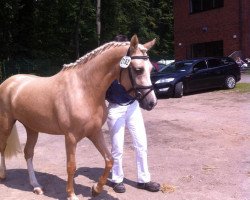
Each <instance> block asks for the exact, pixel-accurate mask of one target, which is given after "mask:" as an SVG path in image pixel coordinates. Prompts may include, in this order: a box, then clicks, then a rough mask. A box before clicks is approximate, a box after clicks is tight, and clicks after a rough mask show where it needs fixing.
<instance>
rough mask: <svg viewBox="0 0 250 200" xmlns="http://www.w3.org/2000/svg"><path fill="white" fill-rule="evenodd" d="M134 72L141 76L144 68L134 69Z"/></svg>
mask: <svg viewBox="0 0 250 200" xmlns="http://www.w3.org/2000/svg"><path fill="white" fill-rule="evenodd" d="M134 70H135V73H136V75H142V74H143V72H144V68H142V67H138V68H135V69H134Z"/></svg>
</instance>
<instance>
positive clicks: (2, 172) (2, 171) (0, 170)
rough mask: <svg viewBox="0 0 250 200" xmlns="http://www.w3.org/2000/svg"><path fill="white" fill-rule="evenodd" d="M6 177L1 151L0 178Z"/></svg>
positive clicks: (3, 157)
mask: <svg viewBox="0 0 250 200" xmlns="http://www.w3.org/2000/svg"><path fill="white" fill-rule="evenodd" d="M5 178H6V165H5V156H4V153H1V166H0V180H3V179H5Z"/></svg>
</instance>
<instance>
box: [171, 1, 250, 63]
mask: <svg viewBox="0 0 250 200" xmlns="http://www.w3.org/2000/svg"><path fill="white" fill-rule="evenodd" d="M241 1H242V6H243V4H244V7H240V2H241ZM241 9H242V10H244V12H242V13H243V17H242V19H241V18H240V15H239V12H240V10H241ZM249 10H250V0H239V1H236V0H224V7H221V8H216V9H213V10H208V11H204V12H200V13H194V14H190V8H189V0H174V42H175V59H176V60H181V59H185V58H189V57H190V56H191V44H195V43H205V42H211V41H218V40H223V44H224V47H223V52H224V56H228V55H230V54H231V53H232V52H234V51H238V50H244V54H246V55H249V47H250V43H249V42H250V35H249V34H250V25H249V24H250V21H249V20H250V12H249ZM241 21H242V22H244V23H243V25H242V24H241ZM241 28H242V31H243V34H242V35H241ZM241 36H242V37H241ZM241 41H242V42H243V41H244V42H243V43H244V45H242V43H241ZM246 52H248V53H246Z"/></svg>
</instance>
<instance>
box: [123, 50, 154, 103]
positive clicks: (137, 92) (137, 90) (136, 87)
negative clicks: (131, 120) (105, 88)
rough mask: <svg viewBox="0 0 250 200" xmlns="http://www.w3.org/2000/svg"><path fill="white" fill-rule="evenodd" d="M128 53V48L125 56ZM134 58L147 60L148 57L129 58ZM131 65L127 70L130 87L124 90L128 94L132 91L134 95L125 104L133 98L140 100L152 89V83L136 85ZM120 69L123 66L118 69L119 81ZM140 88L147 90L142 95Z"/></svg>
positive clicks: (134, 57)
mask: <svg viewBox="0 0 250 200" xmlns="http://www.w3.org/2000/svg"><path fill="white" fill-rule="evenodd" d="M129 54H130V48H129V49H128V51H127V55H126V56H129ZM134 59H141V60H147V59H149V56H131V60H134ZM131 66H132V65H131V64H129V66H128V72H129V79H130V81H131V85H132V88H131V89H129V90H127V91H126V92H127V94H129V93H130V92H132V91H134V92H135V97H134V99H133V100H131V101H129V102H128V104H126V105H129V104H131V103H133V102H134V101H135V100H138V101H139V102H141V101H142V100H143V99H144V98H145V97H146V96H147V95H148V94H149V93H150V92H151V91H152V90H153V89H154V86H153V85H149V86H143V85H138V84H137V83H136V82H135V80H134V79H133V76H132V67H131ZM122 71H123V68H121V71H120V82H121V75H122ZM141 90H148V91H147V92H146V93H145V94H144V95H143V94H142V93H141Z"/></svg>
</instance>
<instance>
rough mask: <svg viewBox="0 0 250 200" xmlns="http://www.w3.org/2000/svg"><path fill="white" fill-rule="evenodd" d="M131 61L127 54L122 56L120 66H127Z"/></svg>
mask: <svg viewBox="0 0 250 200" xmlns="http://www.w3.org/2000/svg"><path fill="white" fill-rule="evenodd" d="M130 62H131V57H129V56H123V57H122V59H121V61H120V67H121V68H127V67H128V66H129V64H130Z"/></svg>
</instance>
